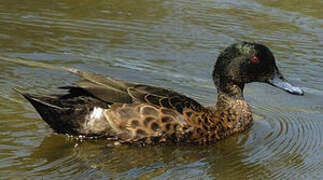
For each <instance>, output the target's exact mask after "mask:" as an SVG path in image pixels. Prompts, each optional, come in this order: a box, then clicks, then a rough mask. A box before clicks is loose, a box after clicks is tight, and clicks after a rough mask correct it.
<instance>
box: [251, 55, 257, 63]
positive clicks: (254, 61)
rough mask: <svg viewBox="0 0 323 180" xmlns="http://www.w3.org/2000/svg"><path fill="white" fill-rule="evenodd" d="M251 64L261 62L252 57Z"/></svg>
mask: <svg viewBox="0 0 323 180" xmlns="http://www.w3.org/2000/svg"><path fill="white" fill-rule="evenodd" d="M251 62H252V63H258V62H259V58H258V57H257V56H252V57H251Z"/></svg>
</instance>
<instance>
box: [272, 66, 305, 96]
mask: <svg viewBox="0 0 323 180" xmlns="http://www.w3.org/2000/svg"><path fill="white" fill-rule="evenodd" d="M268 83H269V84H270V85H272V86H275V87H277V88H279V89H282V90H284V91H286V92H288V93H290V94H294V95H300V96H302V95H304V91H303V90H302V89H301V88H299V87H296V86H293V85H292V84H290V83H289V82H287V80H285V78H284V77H283V75H282V74H281V73H280V72H279V71H276V72H275V73H274V76H273V77H272V78H271V79H269V80H268Z"/></svg>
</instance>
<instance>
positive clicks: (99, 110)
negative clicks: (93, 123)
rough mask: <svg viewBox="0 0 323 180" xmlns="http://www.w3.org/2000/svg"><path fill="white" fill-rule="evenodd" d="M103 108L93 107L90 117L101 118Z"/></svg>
mask: <svg viewBox="0 0 323 180" xmlns="http://www.w3.org/2000/svg"><path fill="white" fill-rule="evenodd" d="M102 113H103V109H102V108H100V107H94V109H93V111H92V113H91V114H90V119H99V118H101V116H102Z"/></svg>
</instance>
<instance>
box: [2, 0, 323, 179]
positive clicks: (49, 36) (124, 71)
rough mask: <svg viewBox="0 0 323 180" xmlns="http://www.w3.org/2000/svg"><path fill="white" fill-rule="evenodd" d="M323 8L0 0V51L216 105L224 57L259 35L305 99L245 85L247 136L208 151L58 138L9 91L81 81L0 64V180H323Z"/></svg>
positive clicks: (187, 1)
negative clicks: (217, 65)
mask: <svg viewBox="0 0 323 180" xmlns="http://www.w3.org/2000/svg"><path fill="white" fill-rule="evenodd" d="M322 9H323V3H322V1H320V0H314V1H297V0H291V1H274V0H271V1H264V0H255V1H251V0H250V1H243V2H241V1H238V0H230V1H225V2H222V1H213V0H201V1H194V0H173V1H157V0H137V1H133V0H123V1H120V0H95V1H93V0H70V1H62V0H57V1H49V0H42V1H36V0H29V1H18V0H10V1H3V2H1V3H0V56H6V57H12V58H15V57H17V58H24V59H28V60H33V61H38V62H45V63H50V64H55V65H60V66H65V67H76V68H79V69H82V70H85V71H92V72H97V73H100V74H103V75H110V76H113V77H116V78H118V79H124V80H130V81H136V82H145V83H150V84H156V85H160V86H166V87H170V88H173V89H175V90H177V91H178V92H181V93H183V94H185V95H187V96H190V97H192V98H194V99H196V100H198V101H200V102H201V103H202V104H206V105H211V104H214V103H215V100H216V91H215V88H214V87H213V84H212V80H211V71H212V67H213V64H214V62H215V58H216V57H217V55H218V54H219V52H220V51H221V50H223V48H225V47H226V46H228V45H230V44H231V43H234V42H237V41H240V40H246V41H255V42H259V43H262V44H266V45H267V46H269V47H270V48H271V49H272V51H273V52H274V54H275V56H276V58H277V59H278V61H279V62H278V66H279V67H280V69H281V71H282V73H283V74H284V75H285V76H286V78H287V79H289V80H290V81H291V82H292V83H294V84H297V85H298V86H300V87H301V88H303V89H304V91H305V96H302V97H299V96H292V95H289V94H286V93H285V92H283V91H281V90H278V89H275V88H273V87H270V86H268V85H264V84H259V83H258V84H257V83H254V84H250V85H247V87H246V90H245V97H246V99H247V100H248V102H249V104H250V105H251V106H252V110H253V112H254V119H255V123H254V125H253V127H252V128H251V129H250V130H248V131H247V132H244V133H242V134H239V135H236V136H233V137H230V138H227V139H225V140H224V141H221V142H218V143H216V144H213V145H208V146H195V145H158V146H149V147H143V148H141V147H135V146H127V145H122V146H118V147H107V146H106V144H105V143H104V141H101V140H97V141H85V142H78V141H75V140H70V139H68V138H67V137H66V136H63V135H57V134H54V133H53V131H52V130H51V129H50V128H49V127H48V126H47V124H46V123H45V122H43V121H42V120H41V119H40V117H39V116H38V114H37V113H36V112H35V110H34V109H33V108H32V107H31V105H30V104H28V103H27V102H26V100H24V99H23V98H22V97H21V96H19V95H18V94H17V93H16V92H15V91H14V90H13V89H12V88H14V87H15V88H19V89H20V90H23V91H26V92H31V93H57V92H59V90H57V89H56V87H57V86H62V85H68V84H71V83H73V82H75V81H77V80H78V78H77V77H75V76H73V75H71V74H69V73H65V72H58V71H54V70H47V69H40V68H31V67H27V66H24V65H19V64H14V63H9V62H5V61H0V67H1V71H0V179H24V178H25V179H42V178H43V179H58V178H60V179H70V178H73V179H77V178H78V179H109V178H115V179H135V178H139V179H150V178H152V179H322V178H323V80H322V75H323V74H322V72H323V60H322V57H323V13H322Z"/></svg>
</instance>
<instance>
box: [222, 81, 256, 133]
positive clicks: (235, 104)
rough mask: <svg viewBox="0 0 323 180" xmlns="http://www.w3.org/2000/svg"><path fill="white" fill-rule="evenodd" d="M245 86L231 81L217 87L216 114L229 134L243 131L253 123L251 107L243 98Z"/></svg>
mask: <svg viewBox="0 0 323 180" xmlns="http://www.w3.org/2000/svg"><path fill="white" fill-rule="evenodd" d="M243 87H244V85H236V84H230V83H225V84H223V85H222V86H218V87H217V90H218V97H217V103H216V112H217V113H216V114H217V115H218V119H219V123H221V125H222V127H223V128H224V129H226V131H227V133H228V134H227V135H230V134H233V133H235V132H241V131H243V130H245V129H247V128H248V127H249V126H250V125H251V123H252V115H251V110H250V107H249V105H248V103H247V102H246V100H245V99H244V98H243Z"/></svg>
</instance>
